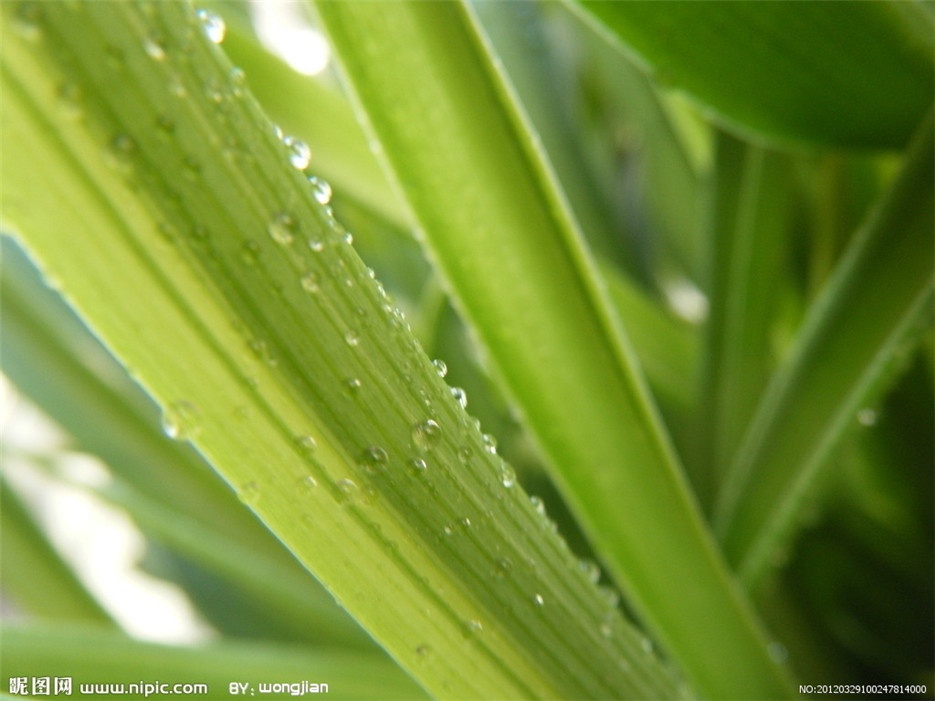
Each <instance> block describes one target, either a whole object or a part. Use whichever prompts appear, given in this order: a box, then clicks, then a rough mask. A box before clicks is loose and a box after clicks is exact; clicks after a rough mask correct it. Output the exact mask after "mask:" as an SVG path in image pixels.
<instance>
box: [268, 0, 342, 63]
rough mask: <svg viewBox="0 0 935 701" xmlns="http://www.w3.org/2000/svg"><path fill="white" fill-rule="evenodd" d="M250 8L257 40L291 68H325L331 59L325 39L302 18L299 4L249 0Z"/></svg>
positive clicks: (286, 1) (287, 0)
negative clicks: (258, 38)
mask: <svg viewBox="0 0 935 701" xmlns="http://www.w3.org/2000/svg"><path fill="white" fill-rule="evenodd" d="M250 7H251V10H252V14H253V24H254V27H255V28H256V32H257V35H258V36H259V37H260V41H261V42H262V43H263V45H264V46H265V47H266V48H267V49H269V50H270V51H272V52H273V53H275V54H277V55H278V56H279V57H280V58H282V59H283V60H284V61H285V62H286V63H288V64H289V65H290V66H291V67H292V68H293V69H294V70H296V71H297V72H299V73H302V74H304V75H316V74H318V73H321V72H322V71H324V70H325V69H326V68H327V67H328V63H329V61H330V60H331V49H330V47H329V46H328V42H327V40H326V39H325V37H324V35H322V33H321V32H320V31H319V30H318V29H316V28H315V27H312V26H311V25H310V24H309V23H308V22H307V21H306V19H305V18H304V17H303V15H302V12H301V5H300V4H299V3H296V2H291V1H290V0H252V2H251V3H250Z"/></svg>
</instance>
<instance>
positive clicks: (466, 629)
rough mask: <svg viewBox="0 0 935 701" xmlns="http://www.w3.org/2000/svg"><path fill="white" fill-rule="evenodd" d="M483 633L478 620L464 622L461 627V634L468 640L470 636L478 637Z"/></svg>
mask: <svg viewBox="0 0 935 701" xmlns="http://www.w3.org/2000/svg"><path fill="white" fill-rule="evenodd" d="M483 631H484V626H483V624H482V623H481V622H480V621H478V620H474V619H472V620H470V621H465V622H464V625H463V626H461V632H462V634H463V635H464V637H465V638H470V637H472V636H475V635H478V634H480V633H482V632H483Z"/></svg>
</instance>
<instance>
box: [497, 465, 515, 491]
mask: <svg viewBox="0 0 935 701" xmlns="http://www.w3.org/2000/svg"><path fill="white" fill-rule="evenodd" d="M500 484H502V485H503V486H504V487H506V488H507V489H509V488H510V487H512V486H513V485H514V484H516V470H514V469H513V467H512V466H511V465H509V464H508V463H506V462H501V463H500Z"/></svg>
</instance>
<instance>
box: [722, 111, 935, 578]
mask: <svg viewBox="0 0 935 701" xmlns="http://www.w3.org/2000/svg"><path fill="white" fill-rule="evenodd" d="M932 149H933V134H932V121H931V116H930V117H929V118H927V119H926V120H924V121H923V122H922V124H921V125H920V126H919V131H918V135H917V136H916V138H915V139H914V140H913V144H912V146H911V147H910V148H909V149H908V150H907V153H906V156H905V160H904V164H903V168H902V171H901V172H900V174H899V177H898V178H896V179H895V182H894V183H893V185H892V186H891V188H890V189H889V191H888V192H887V193H886V196H885V198H884V199H883V201H882V202H881V203H880V204H879V205H878V206H877V207H876V209H875V210H874V211H873V212H872V213H871V215H870V216H869V217H868V219H867V220H866V221H865V223H864V224H863V226H862V228H861V230H860V231H859V232H858V234H857V236H856V237H855V238H854V239H853V240H852V241H851V243H850V244H849V246H848V249H847V251H846V252H845V254H844V256H843V258H842V259H841V260H840V261H839V263H838V265H837V267H836V270H835V272H834V274H833V275H832V277H831V279H830V280H829V281H828V282H827V283H826V285H825V287H824V289H823V291H822V293H821V296H820V298H819V299H818V300H817V301H816V302H815V303H814V304H813V305H812V307H811V308H810V312H809V314H808V316H807V317H806V319H805V321H804V322H803V325H802V328H801V330H800V331H799V333H798V335H797V338H796V340H795V343H794V347H793V350H792V351H791V354H790V357H789V358H788V360H787V361H786V362H785V363H784V365H783V367H781V369H780V370H779V371H778V372H777V374H776V375H775V376H774V378H773V380H772V381H771V383H770V386H769V388H768V389H767V391H766V393H765V395H764V396H763V398H762V400H761V402H760V404H759V407H758V408H757V411H756V414H755V416H754V417H753V419H751V423H750V425H749V428H748V430H747V432H746V434H745V436H744V438H743V440H742V443H741V445H740V448H739V450H738V453H737V455H736V457H735V459H734V460H733V463H732V464H731V466H730V468H729V472H728V474H727V476H726V478H725V483H724V487H723V490H722V492H721V495H720V499H719V503H718V508H717V510H716V512H715V516H716V524H717V528H718V531H719V533H720V534H721V536H722V538H723V540H724V545H725V548H726V552H727V554H728V556H729V558H730V559H731V562H733V563H734V565H735V566H736V568H737V571H738V572H739V574H740V577H741V579H742V581H743V582H744V583H745V584H746V585H747V586H748V587H753V586H755V585H757V584H758V583H759V582H760V581H761V580H762V577H763V576H764V574H766V573H767V572H768V571H769V569H770V563H771V562H772V561H773V555H774V554H775V552H776V551H777V549H778V548H780V547H781V546H782V544H783V543H785V542H786V541H787V540H788V538H789V536H790V533H791V532H792V531H793V530H794V526H795V524H796V522H797V519H796V516H797V515H798V514H799V512H800V511H801V509H802V507H803V504H804V502H805V499H806V498H807V496H808V494H809V492H810V487H811V485H813V484H814V481H815V478H816V475H817V474H818V473H819V472H820V470H821V468H822V467H823V466H824V465H826V464H827V460H828V457H829V455H830V453H831V451H832V449H833V448H834V446H835V445H837V443H838V442H839V440H840V438H841V436H842V435H843V434H844V431H845V430H846V428H847V427H848V424H849V423H850V422H851V421H852V420H853V419H854V417H855V415H856V412H857V411H858V409H860V404H861V402H862V401H864V399H865V397H866V395H867V392H868V390H870V389H871V388H872V386H873V384H874V382H875V381H876V380H877V379H878V378H879V377H880V375H881V373H884V372H885V371H886V369H887V367H888V365H889V362H890V361H891V360H892V358H893V356H894V354H895V353H896V352H897V351H898V350H899V348H900V345H901V342H902V340H903V338H904V335H905V333H906V331H907V328H909V327H911V326H912V325H913V324H914V323H915V322H916V320H917V319H918V316H919V314H920V312H921V311H922V309H923V308H924V306H925V305H926V304H927V303H929V302H930V299H931V294H932V284H933V265H932V256H931V251H932V231H933V230H935V224H933V191H935V187H933V183H935V176H933V161H932Z"/></svg>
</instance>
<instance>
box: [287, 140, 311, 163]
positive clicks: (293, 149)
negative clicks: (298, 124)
mask: <svg viewBox="0 0 935 701" xmlns="http://www.w3.org/2000/svg"><path fill="white" fill-rule="evenodd" d="M282 142H283V143H284V144H285V145H286V150H287V151H288V153H289V162H290V163H291V164H292V167H293V168H295V169H296V170H305V169H306V168H308V164H309V161H311V160H312V150H311V149H310V148H309V147H308V144H306V143H305V142H304V141H302V140H301V139H297V138H295V137H294V136H286V137H285V138H283V140H282Z"/></svg>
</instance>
